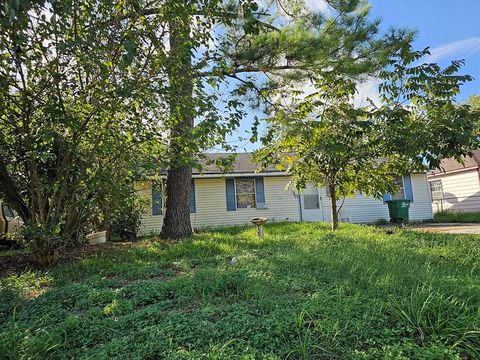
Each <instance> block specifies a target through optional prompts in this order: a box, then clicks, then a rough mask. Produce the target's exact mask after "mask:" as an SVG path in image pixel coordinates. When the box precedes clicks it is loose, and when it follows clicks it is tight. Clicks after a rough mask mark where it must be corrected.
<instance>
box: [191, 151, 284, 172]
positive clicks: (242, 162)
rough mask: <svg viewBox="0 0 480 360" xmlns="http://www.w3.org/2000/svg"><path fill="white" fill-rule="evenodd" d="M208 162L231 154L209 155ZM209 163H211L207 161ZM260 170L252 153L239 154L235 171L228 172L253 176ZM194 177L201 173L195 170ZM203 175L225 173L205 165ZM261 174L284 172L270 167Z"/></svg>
mask: <svg viewBox="0 0 480 360" xmlns="http://www.w3.org/2000/svg"><path fill="white" fill-rule="evenodd" d="M206 155H207V160H210V161H216V160H218V159H221V158H226V157H228V156H229V155H231V154H230V153H209V154H206ZM207 162H209V161H207ZM258 168H259V165H258V164H257V163H255V162H254V161H253V154H252V153H238V154H237V156H236V158H235V163H234V165H233V169H232V170H231V171H228V174H253V173H255V171H256V170H257V169H258ZM192 172H193V174H194V175H199V174H200V171H198V170H197V169H193V171H192ZM201 173H202V174H218V175H220V174H223V173H224V172H223V171H222V170H221V169H219V168H218V167H217V165H215V164H208V165H205V166H204V168H203V171H202V172H201ZM261 173H283V171H281V170H278V169H275V167H273V166H269V167H268V168H267V169H265V170H262V171H261Z"/></svg>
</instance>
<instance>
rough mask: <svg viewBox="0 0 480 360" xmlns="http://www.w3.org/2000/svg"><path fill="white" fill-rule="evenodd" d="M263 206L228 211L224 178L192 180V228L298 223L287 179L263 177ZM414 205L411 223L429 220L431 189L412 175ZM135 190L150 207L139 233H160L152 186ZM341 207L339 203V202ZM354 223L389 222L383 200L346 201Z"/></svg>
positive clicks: (324, 201) (325, 203)
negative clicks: (262, 221)
mask: <svg viewBox="0 0 480 360" xmlns="http://www.w3.org/2000/svg"><path fill="white" fill-rule="evenodd" d="M263 179H264V189H265V203H266V206H267V209H237V210H236V211H227V201H226V187H225V179H224V178H197V179H195V196H196V213H193V214H190V219H191V222H192V226H193V227H194V228H195V227H202V226H214V225H241V224H247V223H249V222H250V219H251V218H253V217H267V218H269V219H270V221H298V220H300V213H299V212H300V210H299V205H298V198H296V197H295V196H294V195H293V193H292V191H289V190H285V188H286V186H287V184H288V182H289V180H290V179H289V177H288V176H265V177H264V178H263ZM411 179H412V189H413V198H414V202H413V203H412V204H411V206H410V219H411V220H424V219H431V218H432V207H431V200H430V189H429V185H428V182H427V178H426V176H425V175H424V174H415V175H411ZM136 188H137V190H138V191H139V192H140V194H141V195H142V196H144V197H145V199H146V200H147V203H149V205H148V206H147V208H146V212H145V214H144V216H143V217H142V221H141V228H140V233H141V234H148V233H151V232H159V231H160V230H161V227H162V221H163V216H162V215H157V216H152V207H151V204H150V201H151V191H152V190H151V184H150V183H148V182H142V183H137V185H136ZM319 194H320V199H321V205H320V206H321V208H322V212H323V218H324V221H326V222H329V221H330V202H329V200H330V199H329V198H328V197H327V192H326V190H325V188H322V189H320V190H319ZM338 204H339V205H340V204H341V201H339V202H338ZM342 218H343V221H348V222H353V223H373V222H375V221H378V220H380V219H385V220H388V219H389V215H388V206H387V204H385V203H384V202H383V200H378V199H375V198H372V197H366V196H364V195H362V194H357V195H356V196H355V197H354V198H347V199H346V200H345V203H344V205H343V207H342V211H341V213H340V219H342ZM319 220H321V219H319Z"/></svg>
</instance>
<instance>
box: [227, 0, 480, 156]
mask: <svg viewBox="0 0 480 360" xmlns="http://www.w3.org/2000/svg"><path fill="white" fill-rule="evenodd" d="M306 2H307V3H308V4H309V5H310V6H311V7H312V8H313V9H317V10H321V11H325V10H326V11H328V8H327V7H326V5H325V3H324V1H323V0H306ZM370 4H371V5H372V11H371V14H372V17H378V18H380V19H381V20H382V30H384V31H387V30H388V29H389V28H391V27H397V28H405V27H406V28H409V29H412V30H416V31H417V37H416V40H415V43H414V46H415V48H417V49H423V48H425V47H427V46H428V47H430V51H431V53H432V56H431V57H430V58H429V59H428V61H431V62H437V63H439V64H440V65H442V66H445V65H448V63H449V62H450V61H452V60H457V59H464V60H465V66H464V67H463V68H462V70H461V73H462V74H469V75H471V76H473V77H474V80H473V81H471V82H469V83H467V84H465V85H464V86H463V87H462V89H461V93H460V95H459V96H458V100H459V101H462V100H464V99H466V98H467V97H468V96H470V95H472V94H478V95H480V0H457V1H452V0H370ZM376 86H377V84H376V83H375V82H373V81H372V82H370V83H366V84H364V85H363V86H362V87H361V88H360V89H359V90H360V92H361V93H360V94H359V97H360V98H361V99H366V98H367V97H371V98H374V97H375V93H376ZM250 126H251V117H250V116H249V117H247V119H245V120H244V121H243V122H242V125H241V127H240V129H238V131H237V135H236V137H238V136H245V130H248V129H249V128H250ZM232 141H233V142H235V138H232ZM236 144H237V145H240V144H242V145H244V146H242V148H239V149H238V151H239V152H242V151H244V150H246V151H251V150H253V149H255V148H257V147H258V144H250V143H248V142H247V143H245V142H236Z"/></svg>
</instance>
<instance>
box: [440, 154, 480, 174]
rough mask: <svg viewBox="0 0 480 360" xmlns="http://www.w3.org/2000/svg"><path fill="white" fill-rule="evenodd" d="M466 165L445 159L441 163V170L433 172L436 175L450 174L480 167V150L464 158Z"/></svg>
mask: <svg viewBox="0 0 480 360" xmlns="http://www.w3.org/2000/svg"><path fill="white" fill-rule="evenodd" d="M462 158H463V159H464V161H465V164H461V163H459V162H458V161H456V160H455V159H452V158H449V159H444V160H442V162H441V163H440V169H436V170H434V171H433V173H434V174H441V173H448V172H452V171H458V170H463V169H469V168H478V167H480V150H472V156H463V157H462Z"/></svg>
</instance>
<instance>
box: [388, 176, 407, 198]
mask: <svg viewBox="0 0 480 360" xmlns="http://www.w3.org/2000/svg"><path fill="white" fill-rule="evenodd" d="M401 179H402V192H403V197H402V198H401V199H406V198H407V196H406V194H405V176H402V177H401ZM391 197H392V200H398V199H396V198H395V194H392V195H391Z"/></svg>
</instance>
